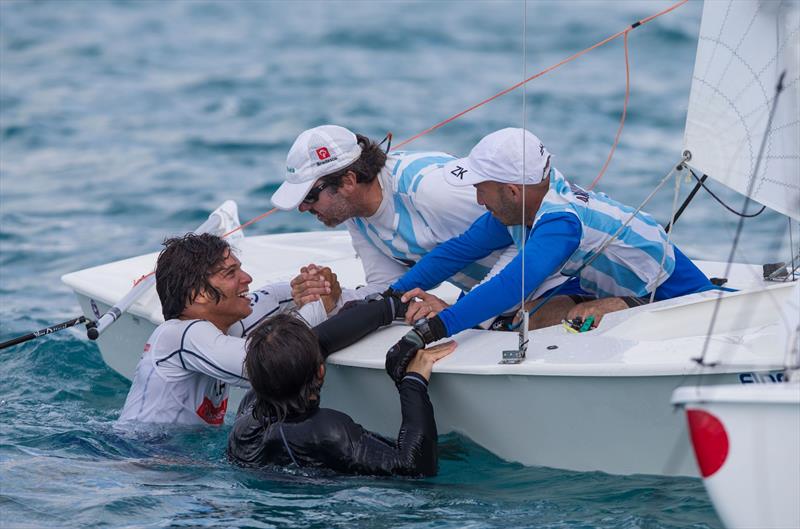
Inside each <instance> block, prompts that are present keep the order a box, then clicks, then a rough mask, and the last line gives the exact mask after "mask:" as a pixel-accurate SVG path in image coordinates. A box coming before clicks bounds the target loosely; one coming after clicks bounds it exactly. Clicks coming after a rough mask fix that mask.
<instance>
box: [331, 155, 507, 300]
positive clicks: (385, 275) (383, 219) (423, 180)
mask: <svg viewBox="0 0 800 529" xmlns="http://www.w3.org/2000/svg"><path fill="white" fill-rule="evenodd" d="M452 159H454V157H453V156H451V155H449V154H446V153H443V152H405V151H399V152H393V153H391V154H390V155H389V156H388V158H387V161H386V165H385V167H384V168H383V169H382V170H381V172H380V173H379V174H378V178H379V182H380V185H381V189H382V191H383V200H382V201H381V204H380V206H379V207H378V210H377V211H376V212H375V214H373V215H372V216H370V217H355V218H352V219H349V220H347V221H346V225H347V228H348V230H349V231H350V235H351V238H352V239H353V246H354V248H355V249H356V252H357V253H358V255H359V257H360V258H361V260H362V263H363V266H364V272H365V275H366V280H367V284H368V285H380V286H379V288H381V289H383V288H386V287H388V285H390V284H391V283H392V282H394V281H395V280H396V279H397V278H399V277H401V276H402V275H403V274H404V273H405V272H406V271H408V268H409V267H411V266H413V265H414V264H415V263H417V262H418V261H419V260H420V259H422V258H423V257H424V256H425V255H426V254H427V253H428V252H430V251H431V250H432V249H434V248H435V247H436V246H438V245H439V244H441V243H442V242H444V241H447V240H449V239H451V238H453V237H456V236H458V235H459V234H461V233H463V232H464V231H466V230H467V229H468V228H469V227H470V225H472V223H473V222H474V221H475V220H476V219H477V218H478V217H480V216H481V215H483V214H484V213H485V212H486V210H485V209H483V207H482V206H480V205H479V204H478V203H477V201H476V199H475V189H474V188H473V187H471V186H468V187H454V186H450V185H449V184H447V182H446V181H445V179H444V176H443V175H442V167H443V166H444V164H445V163H447V162H449V161H450V160H452ZM500 253H501V252H497V253H495V254H492V255H489V256H486V257H485V258H482V259H479V260H477V261H476V262H471V263H468V264H466V265H465V266H464V267H463V268H461V269H459V270H458V271H457V272H456V273H454V274H453V275H452V276H450V277H448V278H445V279H447V280H448V281H449V282H451V283H453V284H454V285H456V286H457V287H459V288H461V289H462V290H465V291H468V290H470V289H471V288H473V287H474V286H475V285H477V284H478V283H479V282H480V281H481V280H482V279H483V278H484V277H485V276H486V274H487V273H488V272H489V270H490V269H491V267H492V266H493V265H494V263H496V262H497V260H498V258H499V255H500ZM360 291H361V292H364V293H365V294H366V293H369V292H368V290H367V289H363V290H360ZM347 297H348V296H343V298H347Z"/></svg>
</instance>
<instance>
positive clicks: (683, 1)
mask: <svg viewBox="0 0 800 529" xmlns="http://www.w3.org/2000/svg"><path fill="white" fill-rule="evenodd" d="M688 1H689V0H680V1H679V2H676V3H675V4H673V5H671V6H670V7H668V8H666V9H663V10H662V11H659V12H658V13H655V14H653V15H650V16H649V17H646V18H643V19H641V20H639V21H637V22H634V23H633V24H631V25H630V26H628V27H627V28H625V29H623V30H622V31H618V32H617V33H615V34H613V35H611V36H610V37H606V38H605V39H603V40H601V41H600V42H597V43H595V44H593V45H592V46H589V47H588V48H586V49H584V50H581V51H579V52H577V53H575V54H573V55H570V56H569V57H567V58H566V59H563V60H562V61H560V62H558V63H556V64H554V65H552V66H550V67H548V68H545V69H544V70H542V71H540V72H539V73H536V74H534V75H532V76H530V77H527V78H525V79H523V80H522V81H520V82H519V83H517V84H515V85H513V86H510V87H508V88H506V89H505V90H501V91H500V92H498V93H496V94H495V95H493V96H491V97H488V98H486V99H484V100H483V101H480V102H479V103H476V104H474V105H472V106H471V107H469V108H467V109H465V110H462V111H461V112H459V113H457V114H454V115H452V116H450V117H449V118H447V119H445V120H444V121H441V122H439V123H437V124H436V125H433V126H432V127H428V128H427V129H425V130H423V131H422V132H420V133H418V134H415V135H414V136H411V137H410V138H408V139H406V140H403V141H401V142H400V143H398V144H397V145H395V146H393V147H391V148H390V149H387V152H388V151H389V150H392V151H394V150H397V149H399V148H400V147H403V146H405V145H408V144H409V143H411V142H412V141H414V140H418V139H419V138H421V137H422V136H425V135H426V134H429V133H431V132H433V131H435V130H437V129H439V128H441V127H443V126H445V125H447V124H448V123H450V122H452V121H455V120H456V119H458V118H460V117H461V116H463V115H465V114H468V113H470V112H472V111H473V110H475V109H477V108H480V107H482V106H483V105H485V104H487V103H489V102H490V101H494V100H495V99H497V98H499V97H502V96H504V95H506V94H507V93H509V92H513V91H514V90H516V89H517V88H519V87H521V86H525V85H526V84H528V83H529V82H530V81H533V80H534V79H537V78H539V77H541V76H543V75H545V74H547V73H550V72H551V71H553V70H555V69H557V68H559V67H561V66H563V65H565V64H567V63H569V62H572V61H574V60H575V59H577V58H579V57H581V56H582V55H584V54H586V53H588V52H590V51H592V50H594V49H595V48H599V47H600V46H603V45H604V44H608V43H609V42H611V41H612V40H614V39H616V38H618V37H620V36H623V35H624V36H625V41H626V43H627V37H628V33H629V32H630V31H631V30H634V29H636V28H638V27H640V26H643V25H645V24H647V23H648V22H650V21H652V20H655V19H656V18H658V17H660V16H663V15H666V14H667V13H670V12H672V11H674V10H675V9H677V8H679V7H681V6H682V5H684V4H686V3H687V2H688ZM627 55H628V48H627V44H626V46H625V57H626V92H625V94H626V95H625V98H626V104H627V98H628V88H627V79H628V73H627ZM624 116H625V109H623V121H624ZM621 131H622V124H620V129H619V131H618V132H617V135H618V136H619V134H620V133H621ZM614 148H616V140H615V145H614ZM614 148H612V153H613V149H614ZM609 159H610V157H609ZM606 163H608V162H606ZM601 174H602V173H601ZM596 180H599V178H597V179H596ZM592 185H594V183H593V184H592ZM589 189H591V187H590V188H589ZM276 210H277V208H275V209H272V210H270V211H268V212H267V213H264V214H262V215H259V216H258V217H256V218H254V219H252V220H249V221H248V222H246V223H245V224H242V225H241V226H240V227H239V228H237V230H238V229H242V228H244V227H246V226H249V225H251V224H253V223H255V222H258V221H259V220H261V219H264V218H266V217H268V216H269V215H271V214H272V213H274V212H275V211H276ZM234 231H236V230H234ZM231 233H233V232H231ZM226 235H228V234H226Z"/></svg>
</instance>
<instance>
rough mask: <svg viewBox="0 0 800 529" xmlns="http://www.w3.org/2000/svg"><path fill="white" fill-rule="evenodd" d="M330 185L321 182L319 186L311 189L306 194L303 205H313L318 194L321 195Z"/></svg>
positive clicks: (317, 198)
mask: <svg viewBox="0 0 800 529" xmlns="http://www.w3.org/2000/svg"><path fill="white" fill-rule="evenodd" d="M329 185H330V184H329V183H328V182H322V183H321V184H320V185H318V186H316V187H312V188H311V190H310V191H309V192H308V194H307V195H306V197H305V198H304V199H303V204H313V203H315V202H316V201H317V200H319V194H320V193H322V190H323V189H325V188H326V187H328V186H329Z"/></svg>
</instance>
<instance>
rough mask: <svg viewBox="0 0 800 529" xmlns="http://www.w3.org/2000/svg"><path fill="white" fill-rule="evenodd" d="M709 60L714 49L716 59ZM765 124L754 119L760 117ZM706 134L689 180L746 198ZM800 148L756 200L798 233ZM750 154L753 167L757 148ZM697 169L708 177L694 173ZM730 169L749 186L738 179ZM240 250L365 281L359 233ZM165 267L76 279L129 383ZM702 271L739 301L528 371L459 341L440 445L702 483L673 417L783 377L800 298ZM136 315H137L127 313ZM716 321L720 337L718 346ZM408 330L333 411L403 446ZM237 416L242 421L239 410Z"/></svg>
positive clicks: (269, 268)
mask: <svg viewBox="0 0 800 529" xmlns="http://www.w3.org/2000/svg"><path fill="white" fill-rule="evenodd" d="M743 5H746V6H748V8H751V7H753V6H756V2H751V1H749V0H748V1H745V2H742V1H733V2H709V3H708V5H707V6H706V7H707V9H712V10H717V11H718V10H722V11H725V10H726V9H727V10H728V11H729V12H733V14H731V15H730V16H731V20H733V19H736V20H738V17H739V16H740V15H739V14H737V13H739V12H740V11H742V9H743ZM761 8H762V9H764V6H761ZM726 16H727V15H726ZM703 27H704V28H705V27H706V21H705V18H704V21H703ZM796 28H797V27H796V26H795V30H794V34H793V35H794V37H795V38H796V36H797V29H796ZM745 30H746V28H742V31H743V32H744V31H745ZM703 31H705V30H703ZM773 33H774V30H770V34H773ZM704 45H705V44H704V40H703V38H702V37H701V41H700V46H701V48H703V47H704ZM734 48H735V46H734ZM698 53H699V52H698ZM717 60H719V59H712V61H711V62H712V63H713V62H716V61H717ZM723 66H724V65H723ZM736 66H738V65H736ZM759 67H760V66H759ZM796 87H797V84H794V85H793V90H796V89H797V88H796ZM726 88H730V89H731V90H733V88H731V87H726ZM742 88H744V87H742ZM748 97H749V96H748ZM795 102H796V99H795ZM794 108H795V112H796V108H797V107H796V106H795V107H794ZM757 110H758V109H757V108H755V107H754V108H753V109H750V110H749V111H751V112H755V114H758V112H757ZM794 115H795V120H794V122H793V123H792V120H791V119H788V120H784V121H783V122H781V124H780V128H778V127H777V126H776V127H774V128H773V129H772V131H771V134H772V135H773V136H774V135H776V134H780V135H782V136H783V135H786V136H788V137H789V139H791V137H792V135H793V137H794V138H795V139H796V138H797V137H798V130H800V125H798V121H797V119H796V113H795V114H794ZM706 123H707V124H708V127H709V129H708V134H709V135H713V134H712V133H713V129H712V127H722V126H726V125H727V124H725V123H722V124H720V123H714V122H713V121H707V122H706ZM690 130H693V129H692V128H691V127H687V139H691V141H687V142H685V143H686V145H684V150H685V151H690V153H691V160H689V159H688V156H684V157H683V159H684V160H686V164H687V167H695V168H696V169H697V171H698V172H700V173H702V174H707V175H708V176H709V177H710V178H712V179H715V180H718V181H720V182H722V183H724V184H725V185H728V186H730V187H734V188H736V187H735V186H734V185H733V183H732V182H734V180H737V179H738V178H745V179H746V178H748V177H749V176H750V173H747V175H740V174H739V172H741V171H739V166H740V164H739V162H738V161H737V163H732V162H731V163H729V162H728V160H730V158H729V157H728V151H729V149H726V150H721V149H720V147H721V146H723V145H718V144H717V142H715V141H713V140H711V139H709V140H708V141H707V142H706V144H704V145H700V144H696V142H695V141H694V139H693V136H692V135H691V134H690V133H689V131H690ZM748 132H751V131H748ZM717 133H719V131H717ZM797 145H798V143H797V142H795V144H794V147H793V148H794V150H793V151H791V153H790V155H788V156H787V159H788V161H786V165H787V167H786V171H781V172H780V174H781V177H789V178H790V179H791V178H794V180H795V181H793V182H789V183H788V184H787V183H786V182H785V181H781V182H773V179H775V177H774V175H775V174H777V173H775V172H774V171H773V166H770V170H769V178H766V177H765V178H763V179H761V175H759V178H760V180H759V182H760V183H761V185H760V186H759V187H758V190H757V193H756V194H754V195H753V198H754V199H755V200H758V201H760V202H762V203H764V204H767V205H769V207H771V208H773V209H775V210H777V211H780V212H782V213H786V214H788V215H790V216H792V218H795V219H797V218H798V216H800V215H798V212H797V204H798V203H800V189H798V186H797V183H796V176H797V174H798V169H797V167H798V156H797ZM727 146H728V145H727V144H725V145H724V147H727ZM776 152H777V151H776ZM783 152H784V151H781V153H783ZM740 154H741V155H742V156H746V155H747V149H745V150H744V153H740ZM792 156H793V157H792ZM706 159H711V160H715V161H717V162H718V163H719V165H721V166H722V167H721V170H720V171H719V172H718V171H716V170H711V169H707V168H706V166H705V165H704V164H705V161H704V160H706ZM697 160H701V161H703V162H702V163H701V164H698V165H696V166H695V165H693V164H695V162H696V161H697ZM737 160H738V158H737ZM745 161H746V160H745ZM729 165H730V167H729ZM750 165H751V166H752V163H751V164H750ZM729 170H731V171H734V170H735V171H736V172H735V174H734V176H731V175H730V171H729ZM745 172H746V171H745ZM761 180H763V182H762V181H761ZM234 210H235V208H234ZM230 211H233V210H231V209H230V208H229V213H230ZM227 217H228V218H232V217H233V215H230V214H229V215H227ZM229 227H230V226H227V227H226V228H229ZM220 229H222V230H224V229H225V228H220ZM236 246H237V248H238V249H239V256H240V258H241V260H242V265H243V267H244V269H246V270H247V271H248V272H249V273H250V274H251V275H252V276H253V278H254V280H253V284H254V285H260V284H265V283H267V282H270V281H281V280H289V279H290V278H291V277H292V276H294V275H295V274H296V273H297V271H298V269H299V268H300V267H301V266H303V265H305V264H307V263H308V262H315V263H318V264H321V265H327V266H330V267H331V268H333V269H334V270H335V271H336V273H337V274H338V277H339V280H340V282H341V283H342V285H343V286H348V287H354V286H356V285H359V284H363V282H364V275H363V268H362V266H361V263H360V261H359V260H358V258H357V256H356V255H355V254H354V251H353V249H352V247H351V244H350V240H349V236H348V234H347V233H346V232H307V233H283V234H276V235H265V236H257V237H242V238H240V239H239V240H237V241H236ZM155 259H156V254H155V253H152V254H148V255H142V256H138V257H134V258H131V259H126V260H122V261H117V262H113V263H109V264H106V265H102V266H98V267H94V268H89V269H85V270H81V271H78V272H74V273H71V274H67V275H65V276H63V278H62V279H63V281H64V282H65V283H66V284H67V285H68V286H70V287H71V288H72V289H73V290H74V291H75V293H76V295H77V297H78V300H79V302H80V305H81V307H82V309H83V311H84V314H86V316H87V317H89V318H92V319H98V318H100V317H101V315H102V314H104V313H106V312H107V311H108V310H109V309H110V308H111V307H112V306H115V304H116V308H115V309H114V310H113V311H112V313H113V320H115V323H114V325H113V326H111V327H109V328H108V329H107V330H106V331H105V332H103V333H101V334H100V335H99V337H98V338H97V343H98V346H99V348H100V351H101V354H102V356H103V359H104V360H105V362H106V363H107V364H108V365H109V366H111V367H112V368H113V369H115V370H116V371H118V372H119V373H121V374H122V375H123V376H125V377H127V378H131V377H132V376H133V373H134V369H135V366H136V363H137V361H138V359H139V357H140V355H141V352H142V347H143V344H144V342H145V340H146V339H147V337H148V336H149V334H150V333H151V332H152V331H153V329H154V328H155V326H156V325H158V324H159V323H161V321H163V320H162V317H161V311H160V305H159V302H158V299H157V297H156V295H155V292H154V291H153V290H152V289H150V290H149V291H147V292H145V293H144V294H143V295H141V296H140V297H138V298H137V299H129V298H126V294H127V293H128V291H129V290H130V287H131V283H132V281H134V280H136V279H137V278H139V277H141V276H142V275H143V274H145V273H147V272H149V271H150V270H152V269H153V266H154V264H155ZM695 262H696V264H697V265H698V266H699V267H700V268H701V269H702V270H703V272H704V273H706V274H707V275H708V276H709V277H723V276H724V277H725V278H726V279H727V283H726V287H731V288H733V289H735V290H736V291H735V292H726V293H724V294H722V295H721V296H720V295H719V294H718V293H717V292H704V293H698V294H692V295H689V296H684V297H681V298H675V299H670V300H665V301H660V302H656V303H652V304H649V305H644V306H640V307H636V308H631V309H627V310H624V311H620V312H616V313H612V314H608V315H606V316H605V317H604V318H603V321H602V325H601V326H600V327H599V328H597V329H596V330H593V331H590V332H586V333H580V334H573V333H569V332H567V331H566V330H565V329H564V328H563V327H561V326H554V327H548V328H545V329H540V330H536V331H531V332H530V333H529V335H528V339H529V342H528V344H527V348H526V350H525V351H524V353H525V354H524V356H522V355H519V356H518V360H519V361H518V362H517V363H501V360H502V359H503V351H517V350H520V340H519V336H518V334H517V333H513V332H502V331H492V330H481V329H470V330H466V331H464V332H462V333H459V334H458V335H456V336H455V337H454V338H455V340H456V342H457V343H458V348H457V349H456V352H455V353H454V354H452V355H450V356H449V357H447V358H445V359H443V360H442V361H440V362H439V363H437V364H436V365H435V367H434V375H433V381H432V384H431V386H430V395H431V400H432V401H433V404H434V409H435V413H436V420H437V424H438V427H439V432H440V433H441V434H444V433H447V432H458V433H460V434H463V435H465V436H467V437H469V438H470V439H472V440H473V441H475V442H476V443H478V444H480V445H482V446H484V447H485V448H487V449H488V450H490V451H492V452H493V453H495V454H497V455H498V456H500V457H501V458H504V459H506V460H509V461H517V462H520V463H522V464H525V465H542V466H550V467H557V468H564V469H571V470H579V471H594V470H599V471H604V472H608V473H613V474H634V473H646V474H666V475H692V476H696V475H698V474H697V470H696V468H695V465H694V462H693V461H692V459H691V456H690V448H689V436H688V433H687V430H686V426H685V423H684V421H683V418H682V417H681V416H680V415H679V414H675V413H673V412H672V410H671V408H670V406H669V405H668V402H669V399H670V396H671V394H672V391H673V390H674V388H676V387H677V386H679V385H682V384H689V385H691V384H693V383H694V382H695V381H698V383H699V380H700V377H702V383H703V384H704V385H719V384H728V385H730V384H734V385H735V384H741V383H743V382H744V381H746V380H751V379H753V378H755V377H759V378H762V377H763V378H768V377H769V375H770V374H772V373H777V372H778V371H779V370H780V369H781V368H782V365H783V364H782V359H781V358H779V355H769V354H765V353H768V352H770V351H777V350H778V343H779V341H780V332H781V325H782V322H781V320H780V317H779V311H778V310H777V308H776V307H777V306H778V305H780V304H781V303H783V302H785V301H786V299H787V298H789V296H790V295H791V291H792V285H791V284H789V283H788V282H775V281H772V280H767V279H765V278H764V276H763V271H762V267H761V266H756V265H748V264H733V265H728V264H727V263H723V262H711V261H695ZM434 293H435V294H437V295H438V296H439V297H441V298H442V299H444V300H445V301H448V302H451V303H452V302H454V301H455V299H456V297H457V295H458V291H457V290H456V289H455V288H454V287H450V286H447V285H444V286H441V287H439V288H438V289H437V290H436V291H434ZM120 300H125V303H124V304H123V305H124V306H123V307H122V308H121V309H120V306H119V302H120ZM714 314H716V321H717V324H716V325H715V327H714V328H713V330H712V332H711V334H709V326H708V322H709V321H710V320H711V318H712V315H714ZM407 331H408V327H407V326H405V325H402V324H400V323H395V324H392V325H390V326H388V327H386V328H383V329H381V330H379V331H377V332H375V333H373V334H371V335H370V336H368V337H366V338H365V339H363V340H361V341H360V342H358V343H356V344H354V345H353V346H351V347H349V348H347V349H344V350H342V351H340V352H338V353H335V354H334V355H332V356H331V357H329V358H328V369H327V375H326V381H325V387H324V389H323V393H322V401H323V404H324V405H325V406H328V407H333V408H337V409H341V410H343V411H346V412H347V413H349V414H350V415H352V416H353V417H354V419H355V420H356V421H358V422H360V423H361V424H363V425H364V426H365V427H367V428H369V429H371V430H374V431H378V432H381V433H384V434H387V435H392V434H394V433H396V425H397V424H399V421H400V416H399V414H400V410H399V403H398V401H397V393H396V389H395V387H394V384H393V383H392V381H391V380H390V379H389V378H388V377H387V376H386V374H385V372H384V357H385V353H386V351H387V350H388V349H389V347H390V346H391V345H392V344H394V343H395V342H396V341H397V340H398V339H399V338H400V337H401V336H402V335H404V334H405V333H406V332H407ZM704 348H705V350H706V354H705V358H706V362H705V364H704V365H700V364H698V363H697V362H696V361H695V357H696V356H697V352H698V351H700V350H702V349H704ZM723 358H724V360H725V362H721V361H720V360H722V359H723ZM715 361H720V362H719V363H717V364H714V362H715ZM235 398H236V396H235V395H232V399H235ZM231 407H232V408H234V409H235V405H233V403H232V405H231Z"/></svg>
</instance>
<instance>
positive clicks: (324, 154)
mask: <svg viewBox="0 0 800 529" xmlns="http://www.w3.org/2000/svg"><path fill="white" fill-rule="evenodd" d="M330 157H331V153H329V152H328V148H327V147H320V148H319V149H317V158H319V159H320V160H324V159H326V158H330Z"/></svg>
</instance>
